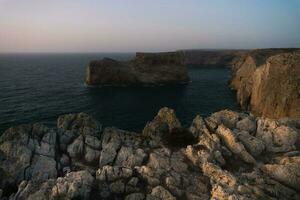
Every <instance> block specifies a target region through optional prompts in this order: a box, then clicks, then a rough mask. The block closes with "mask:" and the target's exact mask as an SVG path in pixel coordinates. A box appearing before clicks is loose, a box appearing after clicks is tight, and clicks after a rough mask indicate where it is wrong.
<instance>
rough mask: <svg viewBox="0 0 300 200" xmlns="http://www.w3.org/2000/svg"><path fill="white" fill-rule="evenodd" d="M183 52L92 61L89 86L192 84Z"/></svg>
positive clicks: (87, 78) (86, 81)
mask: <svg viewBox="0 0 300 200" xmlns="http://www.w3.org/2000/svg"><path fill="white" fill-rule="evenodd" d="M188 80H189V78H188V74H187V68H186V66H185V65H184V58H183V53H182V52H168V53H136V57H135V58H134V59H133V60H131V61H128V62H119V61H116V60H112V59H110V58H104V59H102V60H98V61H91V62H90V64H89V65H88V66H87V68H86V78H85V83H86V84H87V85H98V86H104V85H112V86H127V85H162V84H174V83H186V82H188Z"/></svg>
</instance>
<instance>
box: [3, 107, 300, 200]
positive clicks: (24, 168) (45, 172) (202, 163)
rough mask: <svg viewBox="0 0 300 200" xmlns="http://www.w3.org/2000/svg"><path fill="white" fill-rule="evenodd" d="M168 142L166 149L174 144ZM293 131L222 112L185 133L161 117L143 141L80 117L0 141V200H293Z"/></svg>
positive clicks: (171, 118)
mask: <svg viewBox="0 0 300 200" xmlns="http://www.w3.org/2000/svg"><path fill="white" fill-rule="evenodd" d="M174 138H175V139H174ZM298 141H299V124H298V122H297V121H287V120H271V119H265V118H255V117H253V116H249V115H248V114H245V113H237V112H234V111H230V110H223V111H220V112H216V113H213V114H212V115H211V116H209V117H207V118H202V117H201V116H200V115H197V116H196V117H195V119H194V120H193V122H192V124H191V127H190V128H189V129H185V128H183V127H181V123H180V121H179V120H178V118H177V117H176V114H175V111H174V110H172V109H169V108H162V109H161V110H160V111H159V112H158V114H157V116H155V117H154V119H153V120H152V121H150V122H148V123H147V125H146V127H145V128H144V130H143V133H134V132H129V131H124V130H120V129H117V128H114V127H106V128H105V129H104V130H102V128H101V125H100V124H99V123H98V122H97V121H96V120H94V119H93V118H92V117H90V116H89V115H87V114H84V113H79V114H70V115H63V116H60V117H59V119H58V123H57V128H53V129H50V128H47V127H45V126H43V125H40V124H34V125H21V126H17V127H12V128H10V129H8V130H6V131H5V132H4V133H3V134H2V136H1V137H0V177H1V179H0V183H1V184H0V199H3V200H4V199H5V200H7V199H12V200H19V199H20V200H23V199H24V200H25V199H30V200H31V199H127V200H142V199H143V200H145V199H146V200H152V199H153V200H154V199H155V200H157V199H162V200H163V199H164V200H165V199H169V200H173V199H188V200H195V199H197V200H198V199H201V200H202V199H249V200H250V199H295V200H296V199H299V198H300V188H299V185H300V179H299V177H300V175H299V174H300V168H299V166H300V151H299V150H300V149H299V146H298V145H297V142H298Z"/></svg>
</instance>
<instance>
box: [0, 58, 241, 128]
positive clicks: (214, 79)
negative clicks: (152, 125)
mask: <svg viewBox="0 0 300 200" xmlns="http://www.w3.org/2000/svg"><path fill="white" fill-rule="evenodd" d="M105 56H106V57H107V56H108V57H112V58H115V59H119V60H126V59H129V58H131V57H133V56H134V55H133V54H23V55H22V54H16V55H0V133H1V132H2V131H3V130H4V129H6V128H8V127H10V126H13V125H17V124H21V123H28V122H43V123H45V124H48V125H54V124H55V120H56V119H57V117H58V116H59V115H61V114H65V113H76V112H87V113H89V114H91V115H92V116H94V117H95V118H96V119H98V120H99V121H100V122H101V123H102V124H103V125H104V126H117V127H119V128H122V129H127V130H135V131H139V130H141V129H142V128H143V127H144V125H145V124H146V122H147V121H149V120H151V119H152V118H153V116H154V115H155V114H156V113H157V111H158V110H159V108H161V107H163V106H168V107H171V108H174V109H176V112H177V115H178V117H179V119H180V120H181V121H182V123H183V125H185V126H188V125H190V123H191V121H192V119H193V118H194V117H195V115H196V114H201V115H203V116H207V115H209V114H210V113H212V112H214V111H217V110H220V109H223V108H230V109H234V110H237V109H238V106H237V104H236V101H235V95H234V93H233V92H232V91H231V90H230V89H229V88H228V87H227V81H228V79H229V77H230V70H229V69H228V68H225V67H219V68H216V67H213V68H212V67H206V68H202V67H189V75H190V78H191V80H192V82H191V83H190V84H188V85H176V86H174V85H173V86H162V87H120V88H114V87H104V88H87V87H85V86H84V84H83V82H84V73H85V65H87V63H88V62H89V61H90V60H93V59H99V58H102V57H105Z"/></svg>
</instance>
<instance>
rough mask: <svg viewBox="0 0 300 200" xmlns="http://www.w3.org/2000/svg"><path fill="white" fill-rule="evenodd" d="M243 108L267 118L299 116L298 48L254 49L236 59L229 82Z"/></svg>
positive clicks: (299, 76) (299, 78) (299, 79)
mask: <svg viewBox="0 0 300 200" xmlns="http://www.w3.org/2000/svg"><path fill="white" fill-rule="evenodd" d="M230 85H231V87H232V88H233V89H234V90H237V99H238V102H239V103H240V105H241V106H242V107H243V108H244V109H248V110H251V112H253V113H254V114H256V115H259V116H265V117H270V118H281V117H296V118H297V117H300V50H299V49H262V50H254V51H251V52H250V53H248V54H245V55H243V56H241V57H240V59H237V60H236V63H235V64H234V66H233V76H232V79H231V83H230Z"/></svg>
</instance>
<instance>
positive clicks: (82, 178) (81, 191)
mask: <svg viewBox="0 0 300 200" xmlns="http://www.w3.org/2000/svg"><path fill="white" fill-rule="evenodd" d="M93 184H94V177H93V176H92V175H91V174H90V173H89V172H88V171H78V172H71V173H68V174H67V175H66V176H65V177H61V178H58V179H57V180H56V183H55V185H54V187H53V188H52V193H51V196H52V197H53V198H55V199H59V198H60V199H62V198H64V199H89V197H90V195H91V190H92V188H93Z"/></svg>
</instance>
